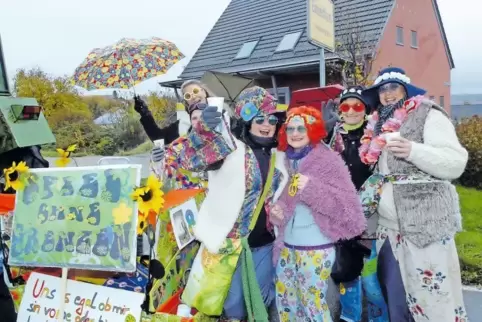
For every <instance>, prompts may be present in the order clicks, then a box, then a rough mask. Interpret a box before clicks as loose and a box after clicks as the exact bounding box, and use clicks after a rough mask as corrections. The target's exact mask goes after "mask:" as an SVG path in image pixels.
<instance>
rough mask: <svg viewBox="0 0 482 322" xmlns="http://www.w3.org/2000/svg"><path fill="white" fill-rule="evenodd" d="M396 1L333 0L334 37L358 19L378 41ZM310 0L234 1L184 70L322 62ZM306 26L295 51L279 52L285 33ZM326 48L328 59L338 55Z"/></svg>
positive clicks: (189, 73)
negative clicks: (244, 53)
mask: <svg viewBox="0 0 482 322" xmlns="http://www.w3.org/2000/svg"><path fill="white" fill-rule="evenodd" d="M394 2H395V0H334V3H335V36H336V38H337V39H341V37H343V35H346V34H347V33H350V32H352V31H351V30H352V26H353V23H354V22H356V24H357V25H360V26H361V28H362V29H363V32H364V33H366V35H367V38H368V40H369V41H370V42H372V41H374V42H376V43H378V40H379V38H380V35H381V34H382V33H383V29H384V27H385V25H386V22H387V20H388V18H389V16H390V13H391V10H392V8H393V5H394ZM306 27H307V1H306V0H262V1H261V0H258V1H256V0H232V1H231V3H230V4H229V5H228V7H227V8H226V10H225V11H224V12H223V14H222V15H221V17H220V18H219V19H218V21H217V22H216V24H215V25H214V27H213V28H212V29H211V31H210V32H209V34H208V35H207V37H206V39H205V40H204V42H203V43H202V44H201V46H200V47H199V49H198V50H197V52H196V54H195V55H194V56H193V58H192V59H191V61H190V62H189V64H188V65H187V66H186V68H185V69H184V71H183V72H182V74H181V76H180V77H181V78H182V79H188V78H200V77H201V76H202V74H203V73H204V72H205V71H206V70H217V71H221V72H227V73H234V72H249V71H263V70H265V71H272V70H273V69H282V68H289V67H294V66H297V65H298V66H307V65H310V64H312V65H313V67H315V66H318V64H319V59H320V50H319V49H318V48H317V47H316V46H314V45H312V44H310V43H308V39H307V30H306ZM297 31H302V34H301V37H300V39H299V41H298V43H297V45H296V47H295V48H294V50H292V51H285V52H275V50H276V48H277V47H278V45H279V43H280V41H281V40H282V39H283V37H284V36H285V35H286V34H289V33H293V32H297ZM254 40H259V42H258V44H257V45H256V47H255V49H254V51H253V52H252V54H251V56H250V57H249V58H245V59H235V57H236V55H237V53H238V51H239V50H240V48H241V46H242V45H243V44H244V43H246V42H250V41H254ZM335 58H337V56H336V55H335V54H333V53H328V52H327V53H326V55H325V59H335Z"/></svg>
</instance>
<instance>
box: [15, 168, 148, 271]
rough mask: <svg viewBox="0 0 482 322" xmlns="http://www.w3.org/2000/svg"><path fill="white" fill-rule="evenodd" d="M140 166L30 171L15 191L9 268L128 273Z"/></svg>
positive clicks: (133, 246) (131, 265)
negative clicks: (55, 268) (20, 188)
mask: <svg viewBox="0 0 482 322" xmlns="http://www.w3.org/2000/svg"><path fill="white" fill-rule="evenodd" d="M140 170H141V165H109V166H95V167H81V168H50V169H32V170H30V172H31V175H32V177H31V179H29V182H28V184H27V185H26V187H25V188H24V189H23V190H20V191H18V192H17V196H16V202H15V211H14V219H13V233H12V238H11V241H12V244H11V249H10V257H9V264H10V265H12V266H34V267H68V268H80V269H93V270H103V271H121V272H133V271H135V269H136V264H135V260H136V243H137V239H136V228H137V204H136V203H135V202H134V201H133V200H132V199H131V197H130V194H131V193H132V190H133V188H134V187H135V186H137V185H139V183H140Z"/></svg>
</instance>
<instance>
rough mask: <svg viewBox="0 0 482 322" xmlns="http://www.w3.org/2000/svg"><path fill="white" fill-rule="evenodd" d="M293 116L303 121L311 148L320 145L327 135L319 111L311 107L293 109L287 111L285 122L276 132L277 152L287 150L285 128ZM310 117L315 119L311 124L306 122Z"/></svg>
mask: <svg viewBox="0 0 482 322" xmlns="http://www.w3.org/2000/svg"><path fill="white" fill-rule="evenodd" d="M295 115H299V116H301V117H302V118H303V119H304V120H305V126H306V129H307V132H308V137H309V138H310V143H311V144H312V145H313V146H314V145H316V144H318V143H320V142H321V141H322V140H323V139H325V138H326V136H327V135H328V133H326V128H325V122H323V117H322V115H321V112H320V111H319V110H317V109H316V108H314V107H311V106H299V107H295V108H293V109H290V110H288V113H287V117H286V122H285V123H284V124H283V125H282V126H281V128H280V130H279V132H278V150H280V151H286V150H287V149H288V146H289V145H288V138H287V137H286V127H287V125H288V123H289V120H290V119H291V118H292V117H293V116H295ZM310 116H311V117H313V118H314V119H315V121H314V122H312V123H311V124H310V123H309V122H308V117H310Z"/></svg>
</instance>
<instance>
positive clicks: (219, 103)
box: [208, 97, 224, 113]
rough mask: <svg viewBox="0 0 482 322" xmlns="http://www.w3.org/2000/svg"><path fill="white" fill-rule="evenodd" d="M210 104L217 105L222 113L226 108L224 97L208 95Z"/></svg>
mask: <svg viewBox="0 0 482 322" xmlns="http://www.w3.org/2000/svg"><path fill="white" fill-rule="evenodd" d="M208 105H209V106H216V107H217V108H218V112H221V113H222V112H223V108H224V97H208Z"/></svg>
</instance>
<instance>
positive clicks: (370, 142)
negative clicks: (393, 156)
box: [359, 95, 423, 165]
mask: <svg viewBox="0 0 482 322" xmlns="http://www.w3.org/2000/svg"><path fill="white" fill-rule="evenodd" d="M422 100H423V96H421V95H419V96H415V97H412V98H410V99H408V100H407V101H406V102H405V103H404V104H403V106H402V108H399V109H398V110H396V111H395V112H394V113H393V117H391V118H389V119H388V120H387V121H386V122H385V123H384V124H383V125H382V132H381V133H380V134H379V135H378V136H376V137H373V136H374V129H375V125H376V124H377V122H378V119H379V116H378V112H376V111H375V112H373V114H372V115H371V116H370V117H369V120H368V124H367V127H366V129H365V131H364V134H363V137H362V138H361V143H362V144H361V146H360V149H359V154H360V159H361V161H362V162H363V163H365V164H368V165H373V164H375V163H377V162H378V158H379V157H380V154H381V153H382V150H383V148H384V147H385V145H386V144H387V141H386V139H385V134H387V133H393V132H398V131H399V130H400V127H401V126H402V124H403V122H405V120H406V119H407V116H408V115H409V114H410V113H411V112H413V111H415V110H416V109H417V108H418V107H419V106H420V104H421V102H422Z"/></svg>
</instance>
